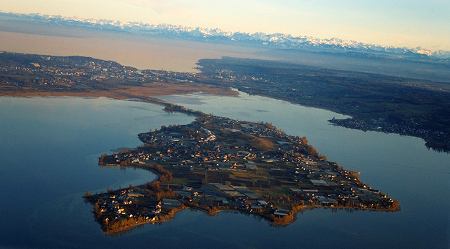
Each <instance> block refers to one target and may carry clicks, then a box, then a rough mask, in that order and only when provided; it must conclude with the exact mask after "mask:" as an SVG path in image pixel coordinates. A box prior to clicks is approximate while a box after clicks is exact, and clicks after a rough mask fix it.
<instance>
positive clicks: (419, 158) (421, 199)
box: [0, 94, 450, 248]
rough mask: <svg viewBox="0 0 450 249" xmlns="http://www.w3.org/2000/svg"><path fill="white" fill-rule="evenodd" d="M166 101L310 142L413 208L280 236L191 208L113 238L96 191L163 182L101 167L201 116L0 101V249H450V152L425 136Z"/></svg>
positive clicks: (280, 110) (235, 104)
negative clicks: (150, 134)
mask: <svg viewBox="0 0 450 249" xmlns="http://www.w3.org/2000/svg"><path fill="white" fill-rule="evenodd" d="M164 99H166V100H168V101H170V102H173V103H177V104H182V105H184V106H186V107H187V108H192V109H196V110H200V111H203V112H206V113H214V114H216V115H221V116H226V117H230V118H234V119H239V120H249V121H266V122H271V123H273V124H274V125H276V126H277V127H278V128H280V129H282V130H284V131H286V132H287V133H288V134H292V135H299V136H306V137H307V138H308V140H309V142H310V143H311V144H312V145H313V146H314V147H316V148H317V150H318V151H319V152H320V153H322V154H325V155H326V156H327V157H328V159H329V160H331V161H336V162H338V163H339V164H341V165H342V166H344V167H345V168H347V169H352V170H357V171H361V172H362V175H361V179H362V180H363V181H364V182H367V183H369V185H370V186H371V187H373V188H377V189H380V190H381V191H383V192H384V193H389V194H390V196H391V197H392V198H395V199H398V200H399V202H400V204H401V205H402V211H401V212H399V213H380V212H367V211H366V212H362V211H355V212H353V213H349V212H346V211H338V212H336V213H333V212H332V211H331V210H330V209H316V210H306V211H305V212H304V213H302V214H299V215H298V220H297V221H296V222H295V223H293V224H291V225H289V226H288V227H285V228H277V227H271V226H270V225H269V224H268V223H267V222H266V221H264V220H262V221H261V220H259V219H256V218H254V217H252V216H245V215H242V214H233V213H228V212H226V213H220V214H219V215H218V216H216V217H208V216H207V215H205V214H204V213H202V212H197V211H191V210H185V211H182V212H180V213H178V214H177V216H176V218H175V220H173V221H170V222H167V223H163V224H158V225H150V224H147V225H144V226H141V227H138V228H136V229H134V230H132V231H131V232H128V233H125V234H122V235H120V236H116V237H111V236H104V235H103V234H102V231H101V229H100V227H99V225H98V224H97V223H96V222H94V217H93V214H92V205H90V204H85V203H84V202H83V200H82V198H81V196H82V195H83V194H84V192H85V191H86V190H88V189H89V190H90V191H91V192H100V191H102V190H103V191H104V190H106V188H107V187H108V186H109V187H112V188H118V187H119V186H128V185H130V184H132V185H138V184H143V183H146V182H148V181H151V180H152V179H154V175H153V174H151V173H149V172H146V171H143V170H132V169H127V170H126V171H122V170H120V169H118V168H100V167H98V166H97V160H98V159H97V158H98V156H100V155H101V154H102V153H109V152H110V150H111V149H116V148H119V147H135V146H137V145H139V144H140V141H139V140H138V139H137V134H138V133H140V132H145V131H148V130H149V129H155V128H159V127H160V126H161V125H169V124H186V123H189V122H191V121H192V120H193V118H192V117H188V116H185V115H181V114H169V113H165V112H163V111H162V110H161V109H162V108H161V107H160V106H157V105H151V104H146V103H135V102H130V101H118V100H111V99H105V98H99V99H97V98H95V99H81V98H0V106H1V109H0V129H1V130H2V132H1V133H0V141H1V144H0V149H1V150H0V151H1V154H0V155H1V158H2V163H1V164H0V194H1V196H2V200H1V201H0V218H1V220H2V222H1V223H0V248H2V247H7V248H61V247H62V248H92V247H100V246H102V247H108V248H123V247H125V246H128V247H133V248H148V247H160V248H161V247H163V248H180V247H188V248H310V247H315V248H354V247H365V248H384V247H391V248H448V246H449V240H448V238H449V236H450V234H449V232H450V230H449V227H450V226H449V222H450V220H449V219H450V215H449V211H448V210H449V209H448V206H449V204H450V201H449V197H450V196H449V193H448V189H449V187H450V186H449V180H450V179H449V178H450V177H449V176H450V164H449V161H450V155H449V154H442V153H436V152H433V151H430V150H427V149H426V148H425V146H424V145H423V141H422V140H420V139H416V138H411V137H404V136H398V135H392V134H383V133H375V132H361V131H357V130H349V129H345V128H340V127H334V126H331V125H328V123H327V122H326V120H327V119H330V118H332V117H336V118H338V117H342V115H339V114H336V113H333V112H329V111H324V110H319V109H315V108H306V107H302V106H298V105H293V104H290V103H287V102H284V101H278V100H273V99H269V98H263V97H258V96H249V95H246V94H241V96H240V97H217V96H209V95H203V94H193V95H186V96H166V97H164Z"/></svg>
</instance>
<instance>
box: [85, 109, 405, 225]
mask: <svg viewBox="0 0 450 249" xmlns="http://www.w3.org/2000/svg"><path fill="white" fill-rule="evenodd" d="M166 110H168V111H176V110H183V111H185V112H190V113H191V114H192V115H196V116H197V119H196V120H195V121H194V122H193V123H191V124H188V125H173V126H172V125H171V126H167V127H165V126H163V127H161V129H160V130H155V131H150V132H147V133H142V134H139V138H140V140H141V141H142V142H143V145H142V146H139V147H138V148H132V149H127V148H122V149H119V150H118V151H116V152H114V153H113V154H111V155H106V154H105V155H102V156H101V157H100V159H99V165H100V166H103V167H135V168H142V169H147V170H150V171H152V172H154V173H156V174H157V175H158V179H157V180H156V181H154V182H151V183H148V184H145V185H141V186H129V187H126V188H122V187H120V188H119V189H116V190H113V189H110V188H109V187H108V189H107V190H106V192H104V193H96V194H92V193H90V192H89V191H88V192H86V195H85V198H86V200H88V201H89V202H91V203H92V204H93V205H94V213H95V218H96V220H97V221H98V222H99V223H100V224H101V225H102V228H103V229H104V231H105V232H106V233H107V234H115V233H118V232H122V231H125V230H128V229H131V228H133V227H135V226H136V225H140V224H144V223H157V222H163V221H168V220H170V219H172V218H174V216H175V214H176V212H178V211H180V210H183V209H186V208H192V209H196V210H201V211H204V212H206V213H207V214H209V215H216V214H217V213H218V212H220V211H226V210H233V211H239V212H242V213H247V214H251V215H255V216H258V217H261V218H263V219H266V220H268V221H269V222H270V223H271V224H273V225H280V226H284V225H288V224H290V223H291V222H293V221H294V220H295V218H296V213H297V212H301V211H302V210H304V209H309V208H317V207H327V208H333V209H336V210H337V209H347V210H354V209H362V210H373V211H399V210H400V206H399V204H398V201H397V200H392V199H391V198H389V196H387V195H385V194H383V193H382V192H381V191H379V190H376V189H373V188H371V187H369V186H367V185H366V184H364V183H363V182H361V181H360V180H359V178H358V174H359V173H358V172H354V171H348V170H345V169H344V168H343V167H341V166H339V165H338V164H337V163H334V162H329V161H327V159H326V157H325V156H323V155H320V154H318V153H317V151H316V150H315V149H314V148H313V147H312V146H311V145H309V144H308V141H307V139H306V137H298V136H289V135H286V134H285V133H284V132H283V131H282V130H279V129H277V127H275V126H273V125H271V124H268V123H252V122H245V121H237V120H232V119H229V118H224V117H218V116H212V115H206V114H203V113H200V112H195V111H191V110H186V109H184V108H183V107H181V106H171V107H168V108H166Z"/></svg>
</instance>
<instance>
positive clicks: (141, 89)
mask: <svg viewBox="0 0 450 249" xmlns="http://www.w3.org/2000/svg"><path fill="white" fill-rule="evenodd" d="M196 92H203V93H205V94H211V95H221V96H237V95H238V94H239V93H238V92H236V91H233V90H231V89H229V88H222V87H210V86H202V85H199V84H194V83H189V84H174V83H160V82H155V83H151V84H145V85H144V86H130V87H124V88H118V89H111V90H109V91H100V90H89V91H83V92H71V91H66V92H42V91H21V92H18V91H4V90H0V96H13V97H50V96H54V97H62V96H70V97H107V98H114V99H130V98H141V99H146V100H153V101H155V102H161V100H159V99H157V98H155V97H151V96H156V95H181V94H191V93H196Z"/></svg>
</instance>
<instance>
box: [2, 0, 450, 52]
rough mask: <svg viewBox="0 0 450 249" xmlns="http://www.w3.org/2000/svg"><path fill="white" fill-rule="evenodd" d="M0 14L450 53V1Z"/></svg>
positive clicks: (137, 0) (134, 3)
mask: <svg viewBox="0 0 450 249" xmlns="http://www.w3.org/2000/svg"><path fill="white" fill-rule="evenodd" d="M0 10H2V11H12V12H20V13H42V14H53V15H63V16H77V17H83V18H96V19H101V18H104V19H111V20H121V21H141V22H144V23H151V24H160V23H168V24H174V25H183V26H188V27H205V28H220V29H222V30H225V31H234V32H236V31H241V32H251V33H253V32H265V33H285V34H292V35H295V36H298V35H306V36H314V37H319V38H332V37H338V38H341V39H344V40H356V41H359V42H365V43H371V44H378V45H384V46H397V47H409V48H411V47H416V46H422V47H424V48H427V49H432V50H440V49H442V50H450V14H449V13H450V1H448V0H427V1H424V0H421V1H418V0H377V1H373V0H298V1H294V0H278V1H273V0H270V1H269V0H248V1H245V0H222V1H219V0H164V1H162V0H160V1H156V0H0Z"/></svg>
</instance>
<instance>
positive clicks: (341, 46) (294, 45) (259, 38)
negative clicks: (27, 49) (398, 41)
mask: <svg viewBox="0 0 450 249" xmlns="http://www.w3.org/2000/svg"><path fill="white" fill-rule="evenodd" d="M0 15H3V16H11V17H21V18H26V19H31V20H39V21H43V22H47V23H58V24H66V25H73V26H82V27H90V28H98V29H107V30H115V31H122V32H129V33H134V34H140V35H152V36H163V37H173V38H181V39H188V40H200V41H215V42H226V43H235V44H246V45H253V46H266V47H272V48H284V49H302V50H310V51H311V50H312V51H325V52H362V53H378V54H395V55H407V56H414V57H432V58H440V59H449V58H450V51H443V50H439V51H431V50H428V49H425V48H422V47H416V48H399V47H391V46H388V47H385V46H380V45H374V44H365V43H361V42H357V41H352V40H350V41H349V40H341V39H339V38H331V39H321V38H316V37H311V36H292V35H289V34H281V33H275V34H265V33H261V32H257V33H243V32H227V31H223V30H220V29H217V28H216V29H208V28H199V27H196V28H191V27H184V26H180V25H171V24H158V25H153V24H147V23H142V22H121V21H114V20H104V19H84V18H77V17H64V16H59V15H42V14H17V13H9V12H8V13H7V12H1V11H0Z"/></svg>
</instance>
